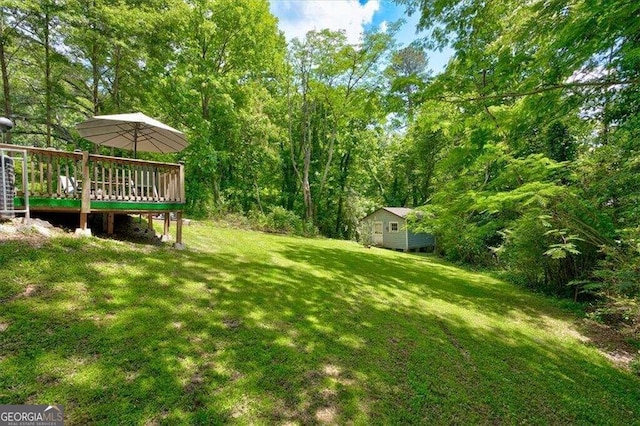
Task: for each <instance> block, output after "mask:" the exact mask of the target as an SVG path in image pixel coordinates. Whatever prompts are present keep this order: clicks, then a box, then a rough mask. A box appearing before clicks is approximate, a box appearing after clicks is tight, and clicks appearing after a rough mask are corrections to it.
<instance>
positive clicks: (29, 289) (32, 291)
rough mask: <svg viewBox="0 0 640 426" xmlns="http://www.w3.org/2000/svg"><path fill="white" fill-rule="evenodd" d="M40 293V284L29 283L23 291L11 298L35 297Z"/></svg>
mask: <svg viewBox="0 0 640 426" xmlns="http://www.w3.org/2000/svg"><path fill="white" fill-rule="evenodd" d="M37 293H38V286H37V285H35V284H27V286H26V287H25V288H24V291H23V292H22V293H19V294H16V295H15V296H13V297H12V299H11V300H15V299H20V298H21V297H33V296H35V295H36V294H37Z"/></svg>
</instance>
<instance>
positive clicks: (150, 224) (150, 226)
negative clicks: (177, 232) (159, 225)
mask: <svg viewBox="0 0 640 426" xmlns="http://www.w3.org/2000/svg"><path fill="white" fill-rule="evenodd" d="M147 229H148V230H150V231H151V230H152V229H153V213H149V214H148V215H147Z"/></svg>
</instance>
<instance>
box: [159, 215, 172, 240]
mask: <svg viewBox="0 0 640 426" xmlns="http://www.w3.org/2000/svg"><path fill="white" fill-rule="evenodd" d="M170 223H171V213H170V212H164V231H163V233H162V238H161V240H162V241H170V240H171V235H169V224H170Z"/></svg>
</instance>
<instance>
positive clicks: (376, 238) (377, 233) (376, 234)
mask: <svg viewBox="0 0 640 426" xmlns="http://www.w3.org/2000/svg"><path fill="white" fill-rule="evenodd" d="M382 229H383V225H382V222H373V244H374V245H376V246H381V245H382V242H383V240H384V239H383V236H382Z"/></svg>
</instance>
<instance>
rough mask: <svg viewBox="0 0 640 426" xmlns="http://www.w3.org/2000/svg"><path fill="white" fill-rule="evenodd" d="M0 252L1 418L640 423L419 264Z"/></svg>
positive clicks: (200, 238) (474, 296)
mask: <svg viewBox="0 0 640 426" xmlns="http://www.w3.org/2000/svg"><path fill="white" fill-rule="evenodd" d="M185 242H186V244H187V246H188V249H187V250H184V251H176V250H173V249H169V248H167V247H151V246H143V245H136V244H131V243H123V242H117V241H108V240H99V239H95V238H92V239H74V238H56V239H53V240H51V241H50V242H48V243H46V244H45V245H44V246H42V247H41V248H32V247H31V246H29V245H27V244H25V243H17V242H4V243H0V265H1V267H0V308H1V309H0V404H22V403H41V404H48V403H57V404H63V405H64V408H65V415H66V418H67V424H86V423H110V424H145V423H148V424H154V423H159V424H163V423H166V424H176V423H200V424H212V423H223V422H229V421H233V422H238V423H286V422H293V423H315V422H320V423H322V422H329V423H345V422H349V423H357V424H370V423H396V424H406V423H429V424H431V423H456V424H469V423H491V424H494V423H534V424H567V423H574V424H575V423H577V424H585V423H597V424H631V423H640V380H639V379H638V378H637V377H634V376H632V375H631V374H630V373H627V372H624V371H622V370H619V369H616V368H614V367H613V366H612V365H611V364H610V362H609V361H607V359H606V358H604V356H602V355H601V354H600V353H599V352H598V351H597V350H596V349H594V348H593V347H590V346H589V345H588V344H585V343H584V342H583V341H581V340H583V339H582V338H581V335H580V333H579V332H578V331H576V328H575V326H574V325H573V321H575V318H572V316H571V314H570V313H567V312H563V311H562V310H560V309H559V308H558V307H557V306H556V305H554V304H553V303H552V302H550V301H549V300H548V299H545V298H542V297H538V296H535V295H531V294H528V293H526V292H525V291H523V290H520V289H518V288H514V287H512V286H510V285H508V284H505V283H502V282H500V281H497V280H496V279H493V278H489V277H487V276H485V275H481V274H474V273H470V272H465V271H462V270H460V269H457V268H455V267H452V266H449V265H447V264H444V263H442V262H440V261H438V260H436V259H433V258H430V257H424V256H417V255H410V254H403V253H396V252H391V251H385V250H379V249H365V248H362V247H360V246H358V245H357V244H355V243H350V242H341V241H332V240H308V239H302V238H292V237H284V236H276V235H265V234H261V233H256V232H249V231H239V230H233V229H226V228H218V227H215V226H214V225H211V224H197V225H192V226H189V227H185Z"/></svg>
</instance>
